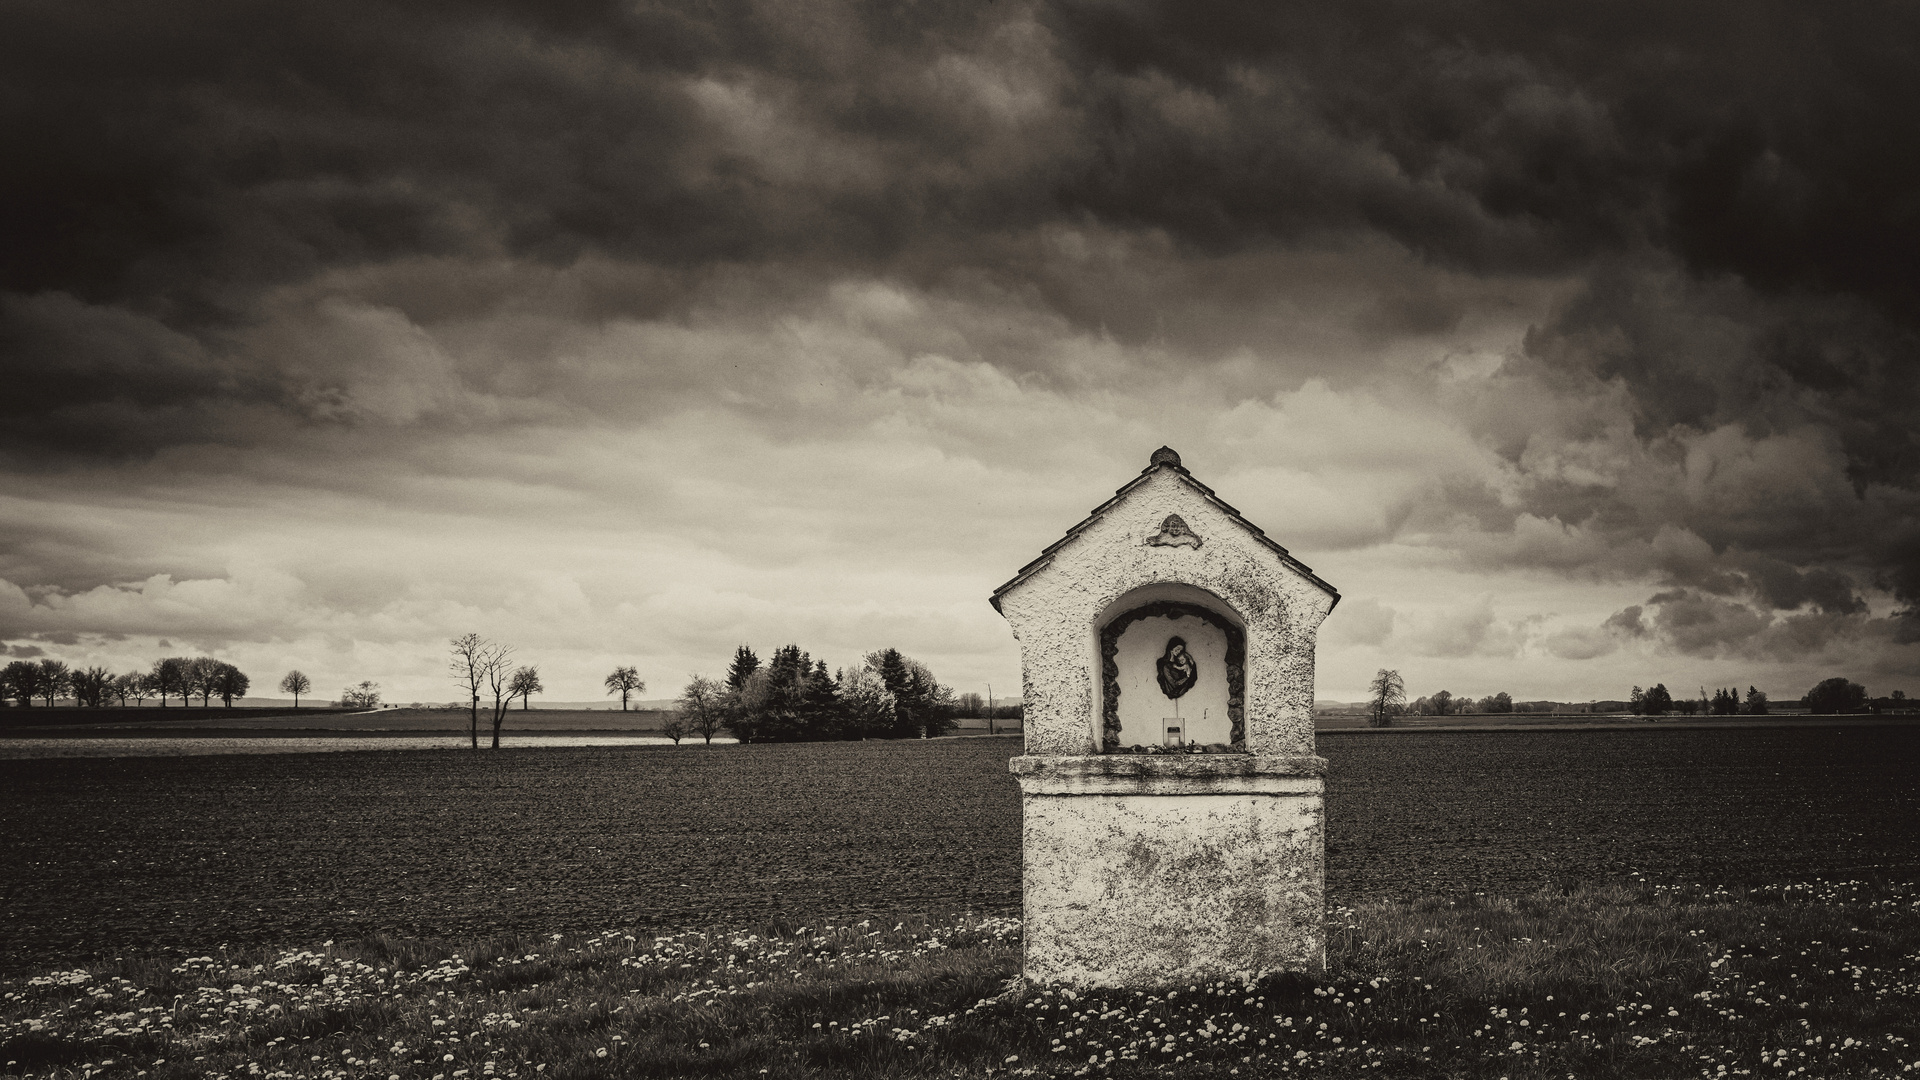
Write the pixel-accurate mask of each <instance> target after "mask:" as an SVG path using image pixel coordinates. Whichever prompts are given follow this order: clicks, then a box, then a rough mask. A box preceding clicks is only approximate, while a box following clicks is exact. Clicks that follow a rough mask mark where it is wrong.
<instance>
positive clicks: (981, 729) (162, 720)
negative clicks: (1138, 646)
mask: <svg viewBox="0 0 1920 1080" xmlns="http://www.w3.org/2000/svg"><path fill="white" fill-rule="evenodd" d="M672 715H673V714H672V713H671V712H670V711H668V710H665V709H633V710H630V711H628V712H621V711H620V710H619V709H617V708H616V709H542V708H537V707H536V708H533V709H512V710H510V711H509V712H508V713H507V719H506V722H505V723H504V724H502V725H501V728H500V730H501V731H503V732H509V733H511V732H519V733H521V734H526V733H529V732H533V733H538V732H559V731H566V732H580V731H595V732H620V733H623V734H642V735H658V734H660V729H661V727H662V726H663V725H664V724H665V723H666V721H667V718H668V717H670V716H672ZM994 726H995V730H996V731H998V732H999V733H1000V734H1007V733H1008V732H1010V731H1011V732H1018V731H1019V730H1020V724H1019V722H1018V721H1006V720H996V721H994ZM48 728H53V729H57V730H54V731H49V730H47V729H48ZM466 730H467V713H466V712H465V711H464V710H454V709H442V708H432V709H405V708H403V709H376V710H373V711H371V712H346V711H343V710H338V709H319V708H314V709H308V708H303V709H293V708H251V709H242V708H233V709H227V708H222V707H221V706H218V705H215V706H214V707H212V708H202V707H200V706H198V705H195V706H193V707H191V708H181V707H179V706H175V707H172V708H168V709H155V708H133V709H123V708H105V709H79V708H71V707H60V708H52V709H45V708H41V709H0V733H12V734H16V735H20V734H34V735H41V736H45V735H49V734H60V735H76V734H85V735H88V736H93V737H102V736H112V735H115V734H125V735H141V736H150V735H163V734H170V733H176V734H177V733H185V732H204V731H222V732H229V731H231V732H262V733H274V732H282V733H287V734H293V733H304V732H329V733H338V732H351V733H354V734H362V735H372V734H380V733H385V732H409V733H412V732H464V731H466ZM480 730H481V731H482V732H485V733H491V731H492V718H491V715H490V712H489V711H488V710H482V712H481V714H480ZM723 734H724V733H723ZM955 734H959V735H984V734H986V721H984V720H962V721H960V722H959V729H958V730H957V731H956V732H955ZM696 738H697V737H696Z"/></svg>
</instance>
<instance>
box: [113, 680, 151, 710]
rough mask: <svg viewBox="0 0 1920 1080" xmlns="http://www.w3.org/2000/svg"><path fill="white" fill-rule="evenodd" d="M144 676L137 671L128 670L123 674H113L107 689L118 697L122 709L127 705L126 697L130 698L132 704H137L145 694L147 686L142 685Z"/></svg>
mask: <svg viewBox="0 0 1920 1080" xmlns="http://www.w3.org/2000/svg"><path fill="white" fill-rule="evenodd" d="M146 678H147V677H146V676H145V675H144V674H142V673H140V672H138V671H129V672H127V673H126V674H124V675H115V676H114V677H113V682H112V684H111V685H110V686H109V687H108V690H109V691H110V692H111V693H112V694H113V696H114V697H117V698H119V699H120V707H121V708H123V709H124V708H126V707H127V699H128V698H132V699H133V701H134V704H136V705H137V704H139V703H140V701H141V700H142V699H144V698H145V697H146V696H147V688H146V686H145V685H143V684H144V683H145V682H146Z"/></svg>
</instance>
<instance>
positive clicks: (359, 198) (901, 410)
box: [0, 2, 1920, 699]
mask: <svg viewBox="0 0 1920 1080" xmlns="http://www.w3.org/2000/svg"><path fill="white" fill-rule="evenodd" d="M1916 20H1920V16H1916V15H1915V14H1914V13H1913V12H1910V11H1905V10H1902V9H1897V8H1886V7H1844V8H1823V9H1820V10H1819V11H1807V10H1802V9H1799V8H1795V7H1790V6H1784V5H1773V6H1765V5H1763V6H1762V7H1760V8H1754V7H1753V6H1752V5H1739V6H1737V7H1736V6H1732V5H1723V6H1721V7H1719V8H1715V7H1712V6H1710V7H1707V8H1699V7H1691V8H1687V9H1684V10H1675V9H1672V8H1671V7H1670V6H1665V5H1653V4H1646V5H1629V6H1626V7H1622V6H1618V5H1615V6H1610V7H1604V8H1595V9H1590V10H1589V9H1582V10H1578V11H1571V10H1567V11H1563V10H1554V11H1550V12H1548V11H1541V10H1538V9H1535V8H1531V7H1526V6H1519V5H1497V4H1465V5H1450V6H1446V7H1442V8H1434V7H1431V6H1414V7H1408V6H1405V5H1399V4H1378V3H1358V4H1354V3H1343V4H1337V5H1336V4H1304V5H1287V6H1285V7H1284V9H1273V8H1271V6H1268V5H1246V4H1221V3H1184V4H1161V3H1145V2H1103V3H997V4H989V5H977V4H925V5H916V6H913V7H912V8H900V7H898V6H897V5H883V4H856V3H737V4H724V3H723V4H703V5H672V4H648V3H640V4H599V3H542V4H515V3H489V4H482V5H477V6H476V5H460V6H458V7H454V6H447V5H435V4H425V5H421V4H410V5H397V4H386V3H370V2H369V3H348V4H343V5H332V6H329V7H327V8H325V9H313V10H308V11H299V10H292V9H262V8H258V7H256V6H252V5H239V4H232V5H218V4H215V5H202V6H199V7H196V8H195V9H193V10H191V11H184V10H179V9H173V8H156V7H153V6H152V5H135V4H125V5H108V6H104V7H103V6H99V5H94V6H89V7H83V8H77V7H72V6H58V5H38V6H35V5H26V6H16V7H14V8H12V9H10V10H9V11H8V12H7V13H5V14H4V15H0V90H3V91H4V92H0V122H3V123H4V124H5V128H6V130H7V131H8V132H9V133H10V135H11V140H10V141H11V143H12V144H13V145H14V146H15V147H16V148H17V149H18V152H17V153H13V154H10V155H8V156H7V158H6V160H5V161H0V238H4V242H0V385H4V386H5V387H6V392H5V393H4V394H0V522H4V528H0V639H3V640H4V641H6V642H7V643H9V646H10V647H11V648H13V649H34V648H41V649H51V648H52V647H53V646H56V645H58V646H59V650H55V651H60V650H64V653H63V654H72V655H73V656H75V657H76V658H79V657H80V655H81V654H82V653H85V654H86V655H88V656H92V657H97V658H98V659H100V660H102V661H112V662H114V663H131V662H133V661H134V660H135V659H137V658H138V657H140V656H142V655H150V654H151V652H152V650H153V649H154V648H157V647H158V646H157V642H158V640H159V639H161V638H163V637H164V638H166V639H167V640H168V641H169V642H170V643H173V644H176V645H178V644H179V643H181V642H183V641H185V642H192V643H194V644H195V647H197V648H204V649H207V650H209V651H217V650H225V651H227V652H229V653H231V654H233V655H235V656H238V657H242V658H244V659H246V660H247V661H248V662H250V663H253V664H255V665H257V666H262V667H266V666H271V667H279V666H281V665H285V666H303V667H305V668H307V669H308V670H310V671H312V670H313V669H315V668H319V669H320V671H318V672H315V674H316V676H317V677H321V678H323V679H325V678H337V679H341V680H351V681H357V680H358V679H359V678H363V677H379V678H384V679H386V680H388V681H389V683H390V685H391V686H392V687H393V688H394V689H395V691H396V692H397V693H399V694H400V695H401V696H403V697H407V698H413V697H419V698H427V699H434V698H440V697H445V696H446V691H445V690H444V688H442V687H440V685H439V681H438V676H437V672H438V670H439V666H440V661H439V657H440V653H441V646H442V644H443V641H444V639H445V638H446V637H450V636H452V635H453V634H455V633H459V632H463V631H465V630H468V629H478V630H482V631H483V632H487V633H490V634H494V635H496V636H500V637H502V638H506V639H510V640H514V641H516V642H518V643H520V645H521V648H522V652H523V654H525V655H527V656H528V657H529V658H533V657H535V655H536V654H537V655H538V656H539V657H545V658H546V659H545V661H544V662H545V663H546V664H547V665H548V670H549V671H550V675H549V677H548V679H547V682H548V685H549V686H556V679H555V678H554V677H553V673H557V674H559V675H560V676H561V681H560V683H559V684H558V685H564V686H568V687H569V689H567V690H563V691H559V693H561V694H562V695H563V696H566V697H588V696H592V694H593V693H594V690H595V687H596V686H597V681H598V676H597V675H596V674H595V673H596V672H599V671H600V670H601V668H603V667H610V666H611V664H612V663H614V662H616V661H617V662H622V663H625V662H633V661H634V660H636V659H637V660H641V661H643V662H644V666H646V667H647V668H648V669H649V671H648V672H643V673H647V674H649V677H650V678H651V679H653V680H654V682H655V686H656V689H657V688H659V687H668V688H672V687H677V685H678V684H679V682H680V681H681V680H683V679H684V676H685V673H687V672H689V671H692V670H707V671H711V670H714V669H716V668H717V667H718V666H719V665H721V664H723V663H724V659H725V655H726V654H727V653H728V652H730V650H731V647H732V645H733V644H736V643H737V642H739V641H742V640H746V641H752V642H755V643H757V644H759V645H760V646H762V649H763V651H765V650H766V649H768V648H771V647H772V646H773V645H775V644H778V643H781V642H784V641H787V640H799V641H800V642H801V643H802V644H803V645H804V646H805V647H807V648H809V649H810V650H812V651H813V652H814V653H815V654H816V655H822V654H824V655H827V656H829V657H841V658H844V659H845V660H851V659H852V658H853V657H854V656H856V655H858V654H859V653H860V652H863V651H865V650H866V649H869V648H874V647H878V646H880V645H884V644H894V645H898V646H899V647H901V648H903V649H906V650H907V651H909V652H910V653H913V654H915V655H921V656H923V657H924V658H926V659H927V660H929V662H930V663H932V664H933V666H934V668H935V670H936V671H937V672H939V673H941V674H942V675H943V676H944V677H947V678H949V679H950V680H952V681H957V682H963V683H965V684H966V685H967V686H968V687H969V688H971V687H973V685H974V684H976V683H978V684H984V683H986V682H987V681H992V682H994V684H995V686H996V689H1000V688H1003V687H1005V688H1011V686H1012V684H1013V683H1014V682H1015V681H1017V677H1018V671H1017V666H1018V665H1017V657H1016V654H1015V653H1014V651H1013V648H1012V644H1011V641H1010V640H1009V639H1008V636H1007V635H1006V633H1005V629H1004V626H1002V625H1000V624H998V623H997V621H996V620H995V619H994V617H993V616H992V613H991V611H990V610H989V609H987V608H986V606H985V604H984V601H983V598H984V596H985V594H986V592H987V591H988V590H990V589H991V588H992V587H993V586H994V585H996V584H998V583H999V581H1001V580H1003V579H1004V577H1005V576H1006V575H1007V574H1009V573H1011V571H1012V570H1013V569H1014V568H1016V567H1018V566H1019V565H1021V564H1022V563H1023V562H1025V561H1026V560H1027V559H1028V558H1030V557H1031V556H1032V554H1033V553H1034V552H1036V551H1037V550H1038V549H1039V548H1040V547H1041V546H1043V545H1044V544H1046V543H1048V542H1050V541H1051V540H1052V539H1053V538H1055V537H1056V536H1057V535H1058V534H1059V533H1060V532H1061V531H1062V530H1064V529H1065V527H1066V526H1067V525H1069V524H1071V523H1072V522H1073V521H1074V520H1076V519H1077V517H1078V516H1079V515H1080V514H1081V513H1082V512H1083V511H1084V510H1085V509H1086V508H1087V507H1090V506H1092V505H1093V504H1094V503H1097V502H1098V501H1100V499H1101V498H1103V497H1104V495H1105V493H1106V492H1108V491H1110V490H1111V489H1112V488H1114V487H1117V486H1118V485H1119V484H1120V483H1122V482H1124V481H1125V480H1126V479H1127V478H1128V477H1130V476H1131V475H1132V474H1133V473H1134V472H1135V471H1137V470H1138V468H1140V467H1141V466H1142V465H1143V464H1144V463H1145V457H1146V454H1147V452H1148V451H1150V450H1151V449H1152V448H1153V447H1155V446H1158V445H1160V444H1161V443H1163V442H1164V443H1170V444H1172V445H1174V446H1176V447H1177V448H1179V449H1180V451H1181V452H1182V454H1183V456H1184V457H1185V458H1186V460H1187V461H1188V463H1189V465H1190V466H1191V467H1193V468H1194V469H1195V471H1196V472H1197V473H1198V474H1199V475H1200V476H1202V477H1203V478H1204V479H1205V480H1206V481H1207V482H1208V483H1209V484H1211V485H1212V486H1214V487H1215V488H1216V489H1217V490H1219V491H1220V492H1221V493H1222V494H1223V495H1224V496H1226V497H1227V498H1229V499H1230V500H1231V501H1233V502H1234V503H1235V504H1236V505H1238V506H1240V507H1241V508H1242V509H1243V510H1245V511H1246V512H1247V514H1248V516H1249V517H1250V518H1252V519H1253V520H1254V521H1256V522H1259V523H1260V524H1261V525H1262V526H1263V527H1265V528H1266V529H1267V530H1268V531H1269V532H1270V533H1272V534H1273V535H1275V536H1276V537H1278V538H1279V539H1280V540H1281V541H1282V542H1283V543H1286V544H1287V545H1288V546H1289V547H1291V548H1293V549H1294V550H1295V551H1296V553H1298V554H1301V555H1302V556H1303V557H1304V558H1305V559H1306V561H1308V562H1309V563H1311V564H1313V565H1314V566H1315V568H1316V570H1318V571H1320V572H1321V573H1322V574H1323V576H1326V577H1327V578H1328V579H1329V580H1332V581H1334V582H1335V583H1336V584H1337V585H1339V586H1340V587H1341V588H1342V591H1343V592H1344V593H1345V594H1346V595H1347V597H1348V600H1347V602H1346V603H1344V604H1343V605H1342V608H1341V609H1340V611H1339V612H1337V613H1336V615H1335V617H1334V620H1333V621H1332V622H1330V623H1329V624H1328V627H1327V629H1326V631H1325V635H1326V636H1325V642H1324V645H1323V657H1322V664H1321V681H1322V687H1321V689H1322V696H1341V695H1345V696H1354V695H1356V694H1357V693H1358V691H1359V689H1360V688H1361V687H1363V686H1364V684H1365V681H1366V678H1367V676H1369V675H1370V674H1371V671H1372V668H1373V667H1375V666H1398V667H1401V668H1403V669H1404V670H1405V671H1406V673H1407V674H1408V676H1409V683H1410V687H1411V688H1412V689H1414V690H1415V691H1416V692H1424V691H1422V690H1421V687H1422V686H1423V685H1425V683H1426V682H1438V681H1446V682H1448V683H1450V684H1452V688H1453V689H1455V690H1456V692H1471V693H1475V694H1483V693H1489V692H1492V691H1493V690H1495V689H1509V690H1511V691H1513V692H1515V694H1516V696H1522V697H1532V696H1549V695H1552V696H1562V697H1581V696H1602V697H1618V696H1622V694H1623V693H1624V689H1623V687H1624V686H1626V685H1628V684H1631V683H1635V682H1641V683H1650V682H1652V681H1655V680H1656V679H1662V678H1664V679H1665V681H1669V682H1674V683H1677V684H1685V683H1690V682H1692V681H1695V680H1696V679H1697V680H1700V681H1709V682H1722V681H1732V682H1740V683H1742V684H1744V683H1754V684H1758V685H1761V686H1762V687H1763V688H1765V689H1768V690H1769V691H1770V692H1772V693H1774V694H1775V695H1776V696H1781V695H1787V696H1797V695H1798V694H1799V693H1800V692H1802V691H1803V690H1804V689H1805V688H1806V687H1807V686H1810V685H1812V682H1814V681H1817V679H1818V678H1819V677H1823V676H1824V675H1825V674H1831V673H1835V672H1840V673H1845V674H1848V675H1849V676H1850V677H1853V678H1856V679H1860V680H1864V681H1867V682H1868V683H1869V684H1870V685H1872V686H1875V687H1876V692H1879V688H1880V686H1881V684H1885V685H1886V687H1887V688H1891V687H1893V686H1894V685H1897V684H1898V682H1899V680H1901V679H1903V678H1909V677H1912V676H1915V675H1920V619H1917V618H1916V616H1915V615H1914V614H1913V612H1914V610H1915V608H1916V606H1920V434H1916V433H1917V432H1920V362H1917V360H1916V358H1920V340H1917V339H1916V333H1920V327H1917V326H1916V315H1915V312H1920V304H1916V302H1915V301H1916V300H1917V299H1920V295H1917V294H1920V288H1917V284H1920V270H1917V269H1916V264H1915V263H1914V261H1913V259H1912V258H1911V252H1912V251H1913V250H1916V247H1920V218H1916V217H1915V215H1914V214H1913V212H1912V199H1911V193H1910V190H1909V185H1906V184H1904V183H1903V178H1904V177H1906V176H1909V175H1911V174H1912V172H1913V171H1914V170H1913V166H1914V165H1915V164H1916V163H1915V162H1913V161H1911V160H1909V159H1911V158H1913V157H1915V156H1916V155H1920V139H1916V138H1915V137H1914V136H1915V135H1916V132H1915V131H1914V130H1913V129H1914V127H1915V126H1916V123H1917V121H1916V120H1915V118H1914V117H1913V115H1912V113H1911V110H1910V109H1908V108H1906V107H1905V104H1904V103H1905V102H1907V101H1910V100H1913V99H1914V98H1915V97H1916V96H1920V86H1916V85H1915V84H1916V83H1917V82H1920V63H1916V61H1920V57H1916V56H1915V55H1913V54H1914V52H1915V50H1916V48H1917V47H1920V46H1916V45H1915V43H1916V42H1920V33H1916V31H1920V26H1916V25H1914V23H1915V22H1916ZM1423 680H1424V682H1423ZM575 683H577V684H578V686H577V687H574V685H573V684H575ZM323 685H326V684H325V683H324V682H323Z"/></svg>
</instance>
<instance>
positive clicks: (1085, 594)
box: [1000, 468, 1334, 755]
mask: <svg viewBox="0 0 1920 1080" xmlns="http://www.w3.org/2000/svg"><path fill="white" fill-rule="evenodd" d="M1169 514H1178V515H1180V517H1181V518H1183V519H1184V520H1185V521H1186V523H1187V524H1188V526H1189V527H1190V528H1191V529H1192V530H1193V531H1194V532H1195V533H1197V534H1199V535H1200V536H1201V537H1202V538H1203V542H1202V544H1201V545H1200V546H1199V547H1198V548H1193V547H1186V546H1172V547H1166V546H1151V545H1148V544H1147V543H1146V539H1147V537H1149V536H1152V535H1154V534H1155V533H1157V532H1159V531H1160V526H1161V523H1162V522H1163V521H1164V520H1165V519H1166V517H1167V515H1169ZM1168 582H1184V583H1187V584H1188V585H1190V586H1192V587H1195V588H1199V589H1203V590H1205V591H1206V592H1208V593H1211V594H1213V595H1214V596H1215V597H1218V598H1219V600H1221V601H1224V602H1225V604H1226V605H1227V606H1228V607H1229V608H1230V610H1231V611H1232V612H1233V613H1234V614H1236V615H1237V616H1238V617H1239V618H1240V620H1241V621H1242V622H1243V623H1244V624H1245V626H1246V629H1247V692H1246V701H1247V748H1248V750H1249V751H1250V752H1252V753H1256V754H1310V753H1312V752H1313V650H1314V634H1315V632H1316V631H1317V630H1318V628H1319V626H1320V622H1321V620H1322V619H1324V618H1326V615H1327V612H1328V611H1330V610H1332V608H1333V603H1334V599H1333V597H1332V596H1330V595H1328V594H1327V593H1326V592H1325V591H1324V590H1323V589H1321V588H1320V587H1318V586H1317V585H1315V584H1314V583H1313V582H1312V581H1311V580H1309V579H1308V578H1307V577H1305V576H1304V575H1302V574H1300V573H1299V572H1298V571H1296V570H1294V569H1293V568H1292V567H1290V566H1288V565H1286V564H1285V561H1284V560H1282V559H1281V558H1279V557H1278V556H1277V555H1276V554H1275V553H1274V552H1273V551H1272V550H1270V549H1269V548H1267V547H1266V546H1265V545H1263V544H1261V543H1260V542H1259V541H1258V540H1257V539H1255V538H1254V537H1253V536H1252V535H1251V534H1249V533H1248V532H1247V531H1246V530H1245V528H1244V527H1243V526H1242V525H1241V524H1240V523H1239V522H1237V521H1235V520H1233V518H1232V517H1231V516H1229V515H1228V514H1227V513H1225V512H1224V511H1222V510H1220V509H1219V508H1218V507H1216V506H1215V505H1214V504H1213V503H1212V502H1210V501H1208V500H1207V499H1206V497H1205V496H1203V495H1201V494H1200V493H1199V492H1198V491H1196V490H1194V489H1193V488H1192V487H1191V486H1189V485H1188V484H1187V483H1186V482H1185V481H1184V480H1183V479H1182V478H1181V477H1180V475H1179V474H1178V473H1177V472H1175V471H1174V470H1172V469H1170V468H1159V469H1156V470H1154V471H1153V472H1152V473H1151V474H1149V475H1148V476H1147V478H1146V480H1145V482H1144V483H1142V484H1141V485H1140V486H1139V487H1137V488H1135V489H1134V490H1133V491H1131V492H1130V493H1128V495H1127V496H1126V497H1125V498H1124V499H1123V500H1122V501H1121V503H1120V504H1119V505H1117V506H1114V507H1112V508H1111V509H1110V510H1109V511H1108V512H1107V513H1106V514H1105V515H1103V516H1102V517H1100V518H1098V519H1097V520H1095V521H1093V522H1092V523H1090V524H1089V525H1088V527H1087V528H1086V530H1085V531H1083V532H1082V533H1081V534H1080V535H1079V536H1077V537H1075V538H1074V539H1073V540H1072V541H1070V542H1069V543H1067V544H1066V545H1065V546H1063V547H1062V548H1061V549H1060V550H1059V551H1057V552H1055V553H1054V555H1053V558H1052V561H1051V562H1049V563H1048V564H1047V565H1046V566H1044V567H1042V568H1041V569H1039V570H1038V571H1036V572H1035V573H1033V574H1032V575H1031V576H1029V577H1028V578H1027V580H1025V581H1023V582H1021V583H1020V585H1019V586H1018V587H1017V588H1014V589H1012V590H1010V591H1008V592H1006V593H1004V594H1003V595H1002V596H1001V598H1000V610H1001V613H1002V614H1003V615H1005V616H1006V619H1007V622H1008V624H1009V625H1011V626H1012V628H1013V633H1014V636H1015V637H1016V638H1017V639H1018V640H1019V642H1020V655H1021V661H1022V664H1023V666H1024V668H1025V679H1024V686H1023V690H1024V695H1025V696H1024V698H1023V701H1024V706H1025V709H1024V726H1025V728H1026V748H1027V753H1028V754H1065V755H1078V754H1090V753H1094V752H1095V750H1096V747H1097V746H1098V742H1097V732H1098V727H1099V716H1098V711H1097V710H1098V691H1097V685H1096V684H1097V682H1098V674H1099V657H1098V653H1097V648H1098V645H1097V637H1098V626H1097V623H1098V622H1099V621H1101V619H1102V617H1103V616H1105V615H1110V614H1117V613H1118V612H1117V611H1114V610H1113V609H1114V608H1115V606H1116V602H1117V601H1119V600H1121V599H1122V598H1123V597H1126V596H1127V595H1128V594H1129V593H1132V592H1134V591H1135V590H1144V589H1148V588H1149V587H1151V586H1154V585H1156V584H1164V583H1168ZM1147 595H1153V594H1149V593H1145V592H1143V593H1142V596H1143V597H1145V596H1147ZM1119 606H1121V607H1125V606H1127V605H1119Z"/></svg>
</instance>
